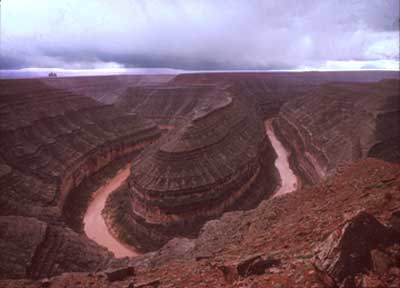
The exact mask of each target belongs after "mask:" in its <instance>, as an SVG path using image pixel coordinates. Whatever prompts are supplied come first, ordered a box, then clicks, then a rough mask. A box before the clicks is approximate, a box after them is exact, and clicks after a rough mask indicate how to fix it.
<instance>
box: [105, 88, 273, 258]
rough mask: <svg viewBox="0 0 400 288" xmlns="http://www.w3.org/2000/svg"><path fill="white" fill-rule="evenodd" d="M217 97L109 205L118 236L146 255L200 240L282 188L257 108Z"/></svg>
mask: <svg viewBox="0 0 400 288" xmlns="http://www.w3.org/2000/svg"><path fill="white" fill-rule="evenodd" d="M196 89H197V88H196ZM175 91H176V90H175ZM205 91H207V92H208V90H205ZM214 91H215V92H214V93H216V94H214V95H212V97H211V96H210V95H208V94H207V93H206V94H205V95H204V97H205V98H204V99H201V98H200V99H198V100H197V102H198V104H197V105H196V107H195V108H193V109H192V111H191V112H190V113H189V114H188V115H187V116H186V117H191V118H190V120H188V121H187V122H186V123H185V124H184V125H183V126H181V127H180V128H177V129H176V131H173V132H171V134H170V135H168V137H166V138H165V141H163V142H162V144H161V145H160V146H159V147H158V149H157V151H155V153H153V154H152V155H151V156H149V157H140V158H139V160H138V161H137V162H136V164H135V165H134V169H133V170H132V174H131V176H130V180H129V181H128V184H127V186H126V187H125V189H121V190H119V191H117V192H116V193H114V195H113V196H111V198H110V199H109V201H108V203H107V205H106V207H108V208H107V210H108V212H107V213H106V217H107V219H108V223H109V226H111V227H112V228H111V229H112V230H114V231H116V234H117V235H119V237H122V239H124V240H128V242H131V244H132V243H134V244H135V246H137V247H139V248H140V249H142V250H149V249H154V248H157V247H160V246H161V245H162V244H164V243H166V241H168V240H169V239H171V238H173V237H175V236H178V235H186V236H189V235H195V234H196V232H197V230H198V229H199V227H200V225H201V224H202V223H204V222H205V221H206V220H208V219H211V218H215V217H217V216H219V215H221V214H222V213H223V212H225V211H229V210H233V209H246V208H251V207H254V206H255V205H257V203H258V202H259V201H261V200H262V199H263V198H265V197H266V196H267V195H268V193H270V192H272V191H273V189H274V187H275V183H276V179H275V177H274V176H275V175H274V173H275V170H274V168H273V166H272V162H273V159H274V153H273V151H272V148H271V146H270V143H269V141H268V140H267V139H266V135H265V133H264V129H263V122H262V121H261V119H260V118H258V117H257V114H256V112H255V109H254V105H249V103H248V102H247V101H246V100H245V99H242V98H241V97H239V96H235V95H232V94H228V93H227V92H224V91H223V90H215V89H214ZM218 93H219V94H218ZM261 182H263V188H262V189H259V188H257V187H258V186H259V185H260V183H261ZM127 203H128V204H127ZM120 207H125V210H123V211H121V209H120Z"/></svg>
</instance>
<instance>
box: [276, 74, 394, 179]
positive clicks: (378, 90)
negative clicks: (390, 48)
mask: <svg viewBox="0 0 400 288" xmlns="http://www.w3.org/2000/svg"><path fill="white" fill-rule="evenodd" d="M399 91H400V82H399V81H398V80H394V79H393V80H383V81H380V82H377V83H370V84H365V83H332V84H324V85H321V86H319V87H317V88H315V89H313V90H311V91H310V92H308V93H306V95H304V96H301V97H298V98H296V99H294V100H292V101H290V102H288V103H286V104H285V105H283V107H282V109H281V110H280V113H279V117H278V118H277V119H276V121H274V128H275V130H276V131H277V133H278V135H280V136H281V138H282V139H283V140H284V142H285V144H286V146H287V147H288V149H289V150H290V151H292V157H291V161H292V164H293V165H292V166H293V168H294V169H295V170H296V172H297V174H298V175H300V176H302V177H301V178H302V180H303V182H304V183H316V182H318V181H319V180H320V179H321V178H323V177H325V176H326V175H329V174H332V173H334V171H335V170H336V169H338V168H340V167H341V165H343V164H345V163H349V162H353V161H355V160H356V159H361V158H366V157H368V156H372V157H377V158H381V159H384V160H387V161H392V162H399V161H400V126H399V123H400V98H399Z"/></svg>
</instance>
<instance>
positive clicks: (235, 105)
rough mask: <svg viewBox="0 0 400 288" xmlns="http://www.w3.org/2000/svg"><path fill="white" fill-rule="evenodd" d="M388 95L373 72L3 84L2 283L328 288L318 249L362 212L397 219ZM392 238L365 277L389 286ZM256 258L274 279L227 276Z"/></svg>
mask: <svg viewBox="0 0 400 288" xmlns="http://www.w3.org/2000/svg"><path fill="white" fill-rule="evenodd" d="M399 85H400V80H399V75H398V73H396V72H379V71H366V72H319V73H317V72H309V73H240V72H238V73H192V74H190V73H187V74H180V75H177V76H171V75H143V76H127V75H125V76H104V77H76V78H69V79H63V78H58V79H20V80H0V119H1V122H0V134H1V137H0V183H1V184H2V185H1V186H0V187H1V188H0V190H1V191H0V208H1V209H0V248H1V251H2V252H1V255H0V279H4V280H0V286H2V287H3V286H4V287H21V286H22V287H42V286H41V285H49V286H47V287H70V286H71V287H90V286H93V287H111V286H110V285H113V286H112V287H128V285H131V284H132V285H135V286H129V287H137V286H139V287H185V286H186V287H218V286H221V287H224V286H226V287H250V286H245V285H253V286H251V287H278V286H276V284H282V285H283V286H279V287H324V286H323V285H325V287H328V286H326V285H327V284H326V281H325V282H324V281H322V280H321V277H322V278H324V277H325V276H326V275H328V274H323V273H325V272H323V271H322V272H321V271H320V270H319V268H318V269H317V268H315V267H314V266H313V265H314V264H313V263H314V260H313V259H314V257H317V255H319V254H317V252H315V251H317V250H316V249H317V247H319V245H320V244H321V242H323V241H325V240H326V238H327V237H328V236H329V234H331V233H333V232H334V231H336V230H337V229H338V228H339V227H341V225H344V223H347V222H348V221H353V220H352V219H353V217H359V216H357V215H358V214H357V212H359V211H367V212H368V213H370V214H371V215H373V216H374V217H376V218H377V219H378V220H379V221H380V222H382V223H388V221H389V220H390V219H392V218H391V217H395V216H393V215H394V213H395V212H396V211H399V210H400V198H399V195H400V174H399V171H400V169H399V168H400V166H399V163H400V125H399V123H400V95H399V91H400V90H399V89H400V86H399ZM290 192H291V193H290ZM392 214H393V215H392ZM360 217H361V216H360ZM371 217H372V216H371ZM354 219H357V218H354ZM354 221H356V220H354ZM390 221H391V220H390ZM385 225H386V224H385ZM385 227H386V226H385ZM385 229H386V228H385ZM390 229H391V228H390ZM391 233H392V232H391ZM393 233H394V234H393V235H395V236H393V237H394V238H395V239H396V240H395V241H394V243H392V242H390V243H389V242H388V243H389V244H387V245H386V244H385V245H386V246H382V247H381V248H380V249H381V251H382V253H384V254H385V255H389V256H388V257H391V258H390V259H391V260H390V261H391V262H390V263H391V264H390V265H389V267H388V268H387V270H385V273H386V274H385V273H383V272H382V273H381V272H379V271H378V272H377V271H375V270H371V269H372V268H371V267H368V269H367V268H366V269H367V270H368V271H372V272H371V273H372V274H371V273H370V274H368V275H372V276H371V277H375V276H376V275H379V277H380V278H379V281H381V282H382V283H386V284H385V285H389V284H390V285H392V284H393V283H394V284H393V285H396V283H398V282H395V281H397V280H396V277H394V276H396V275H394V274H393V273H397V272H396V271H400V270H396V269H395V268H396V267H397V268H398V269H400V267H399V266H400V258H398V255H400V249H399V247H400V238H397V237H398V235H397V234H395V232H393ZM389 234H390V233H389ZM390 235H392V234H390ZM390 237H392V236H390ZM385 243H386V242H385ZM374 247H375V246H374ZM107 248H109V249H107ZM390 251H392V252H390ZM396 253H397V254H396ZM265 255H269V256H268V257H270V258H271V257H272V258H274V259H275V258H276V259H278V260H279V261H278V260H276V261H272V262H271V263H274V264H273V265H274V267H275V266H278V268H276V267H275V268H271V269H272V270H268V269H267V268H265V269H264V270H265V271H267V272H265V271H264V270H263V272H262V273H261V274H260V275H252V276H247V274H246V275H244V274H243V273H242V272H240V271H241V270H240V269H239V268H237V269H239V270H240V271H239V270H237V271H239V272H237V271H236V270H235V269H236V268H235V267H236V266H237V265H239V264H240V265H242V263H244V262H245V263H247V262H246V261H250V260H248V259H253V260H251V261H255V260H254V259H261V258H262V257H264V256H265ZM396 255H397V256H396ZM123 256H127V257H123ZM249 257H250V258H249ZM252 257H253V258H252ZM257 257H258V258H257ZM260 257H261V258H260ZM396 257H397V258H396ZM270 258H268V259H270ZM272 258H271V259H272ZM245 259H247V260H245ZM262 259H264V258H262ZM251 261H250V262H251ZM257 261H258V260H257ZM396 261H397V262H396ZM250 262H248V263H250ZM235 263H236V264H235ZM238 263H239V264H238ZM277 263H280V264H277ZM315 263H318V261H316V262H315ZM235 265H236V266H235ZM243 265H244V264H243ZM260 265H261V264H260ZM271 265H272V264H271ZM322 266H323V265H322ZM322 266H321V267H322ZM129 267H132V269H134V270H135V271H136V275H135V276H134V275H128V276H126V277H122V279H120V281H117V282H115V283H113V284H110V283H109V280H107V277H105V276H104V275H109V274H107V273H109V272H107V271H110V270H113V269H114V270H115V269H117V270H119V271H123V269H127V268H129ZM232 267H233V268H232ZM317 267H320V266H317ZM323 267H325V266H323ZM392 268H393V269H392ZM232 269H233V270H232ZM274 269H275V270H274ZM321 269H325V268H321ZM390 269H391V270H390ZM367 270H366V271H367ZM389 270H390V271H389ZM235 271H236V272H235ZM268 271H270V272H268ZM274 271H275V272H274ZM276 271H278V272H276ZM327 271H328V272H326V273H330V272H329V269H327ZM364 272H365V271H358V272H357V275H356V274H354V275H353V276H354V277H355V278H354V277H353V276H351V275H350V276H351V277H353V278H354V279H355V280H354V279H353V278H352V279H353V280H354V281H355V282H357V281H358V280H357V279H358V278H357V277H361V278H360V279H364V278H363V277H367V276H364V274H365V273H364ZM121 273H122V272H121ZM235 273H236V274H235ZM237 273H239V274H237ZM363 273H364V274H363ZM379 273H380V274H379ZM321 275H325V276H321ZM343 275H346V276H345V277H342V276H340V277H339V278H337V277H336V276H335V277H336V278H335V277H334V276H332V277H333V278H332V279H334V280H332V281H336V282H337V283H336V284H337V285H340V284H341V282H342V281H345V280H346V279H347V278H346V277H347V276H348V275H347V274H343ZM365 275H367V274H365ZM374 275H375V276H374ZM393 275H394V276H393ZM300 276H301V277H300ZM350 276H349V277H350ZM392 276H393V277H392ZM327 277H328V278H329V277H331V276H329V275H328V276H326V277H325V278H327ZM368 277H369V276H368ZM47 278H50V280H49V279H47ZM325 278H324V279H325ZM38 279H39V280H38ZM43 279H47V280H43ZM299 279H300V280H299ZM393 279H394V280H393ZM399 279H400V277H399ZM353 280H351V281H353ZM43 281H45V282H43ZM346 281H350V280H346ZM360 281H361V280H360ZM362 281H364V280H362ZM371 281H372V280H371ZM339 282H340V283H339ZM44 283H47V284H44ZM360 283H361V282H360ZM336 284H335V285H336ZM140 285H142V286H140ZM240 285H242V286H240ZM274 285H275V286H274ZM312 285H314V286H312ZM315 285H317V286H315ZM318 285H320V286H318ZM360 285H361V284H360ZM332 287H335V286H332ZM360 287H364V286H360ZM393 287H394V286H393Z"/></svg>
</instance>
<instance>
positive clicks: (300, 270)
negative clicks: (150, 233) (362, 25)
mask: <svg viewBox="0 0 400 288" xmlns="http://www.w3.org/2000/svg"><path fill="white" fill-rule="evenodd" d="M399 189H400V166H399V165H398V164H389V163H385V162H383V161H381V160H375V159H366V160H362V161H359V162H357V163H355V164H352V165H350V166H349V167H347V168H345V169H344V170H342V171H340V172H337V174H336V175H335V176H332V177H328V179H327V180H326V181H323V182H322V183H320V184H318V185H316V186H314V187H309V188H304V189H302V190H298V191H296V192H294V193H291V194H286V195H284V196H281V197H276V198H272V199H269V200H265V201H264V202H262V204H261V205H260V206H259V207H257V208H256V209H254V210H250V211H243V212H230V213H226V214H224V216H223V217H222V218H221V219H219V220H213V221H210V222H208V223H207V224H206V225H205V226H204V227H203V229H202V231H201V233H200V236H199V238H197V239H195V240H189V239H184V238H181V239H174V240H172V241H170V242H169V243H168V244H167V245H166V246H165V247H164V248H162V249H161V250H160V251H159V252H157V253H151V254H146V255H143V256H139V257H138V258H136V259H133V260H130V261H125V262H124V260H120V262H119V263H115V264H114V265H117V266H121V267H128V266H132V267H135V269H136V276H129V275H126V274H122V276H121V277H119V278H118V281H114V282H110V280H108V278H107V277H105V275H106V274H103V273H98V274H92V275H88V274H85V273H81V274H64V275H63V276H60V277H56V278H54V279H51V280H50V282H49V283H48V286H49V287H91V286H92V287H128V285H129V283H135V284H132V285H135V286H134V287H293V288H294V287H299V288H300V287H314V288H317V287H321V288H322V287H338V286H336V285H340V284H341V282H338V281H339V280H340V279H350V280H343V281H345V282H346V283H347V284H346V285H350V284H351V285H354V286H340V287H398V285H399V284H400V283H399V281H400V277H399V275H400V235H399V234H398V232H395V231H399V230H398V229H399V226H398V223H399V216H398V212H397V214H396V213H394V212H396V211H399V209H400V190H399ZM360 211H365V213H364V212H360ZM375 218H376V219H377V220H375ZM360 220H361V221H360ZM377 221H378V222H377ZM362 223H366V224H362ZM380 223H384V224H385V226H382V224H380ZM360 225H361V227H364V228H362V229H361V230H359V227H360ZM363 225H365V226H363ZM346 227H347V228H346ZM348 227H354V228H352V229H349V228H348ZM374 227H377V228H374ZM342 228H343V229H342ZM370 229H378V230H379V229H380V231H381V232H382V231H383V232H382V233H379V234H371V233H364V234H363V233H361V232H362V231H369V232H371V231H377V230H370ZM396 229H397V230H396ZM368 235H370V236H372V237H375V240H373V239H372V240H371V239H370V238H368V237H369V236H368ZM367 236H368V237H367ZM334 239H338V240H335V241H333V242H332V240H334ZM351 239H353V240H351ZM356 239H358V240H356ZM369 239H370V240H369ZM348 240H350V242H348ZM354 241H355V242H354ZM360 241H365V242H364V243H366V246H360V245H358V244H357V245H350V246H349V243H350V244H351V243H354V244H355V243H360ZM335 243H339V245H336V244H335ZM340 243H341V244H340ZM345 243H347V244H345ZM374 243H375V244H374ZM346 245H347V246H346ZM324 247H325V248H324ZM333 247H338V248H336V249H333ZM344 247H348V248H346V249H347V250H346V249H345V248H344ZM358 247H366V250H365V251H366V252H362V251H361V252H360V250H357V249H358ZM324 249H325V250H324ZM326 249H327V250H326ZM329 251H337V252H338V253H341V255H342V257H344V258H339V259H349V258H346V257H349V253H360V254H357V255H361V256H362V255H367V256H366V257H367V258H368V259H370V260H368V261H363V262H361V266H357V267H359V268H360V270H358V271H353V270H351V269H348V270H347V269H344V270H343V269H342V270H335V271H338V272H339V271H341V272H340V273H342V274H340V275H342V276H340V278H336V277H335V276H334V275H335V274H332V272H331V271H332V270H330V268H328V267H334V265H336V264H335V263H337V262H334V260H329V259H330V257H329V256H328V255H330V254H329V253H327V252H329ZM365 253H367V254H365ZM324 255H327V256H328V257H325V258H324ZM332 256H333V255H332ZM364 257H365V256H364ZM262 259H264V260H262ZM321 259H323V260H324V263H326V264H324V265H322V266H321V265H320V264H318V263H319V262H318V261H321ZM333 259H337V258H336V257H333ZM345 261H348V260H345ZM369 261H372V262H369ZM242 269H245V271H247V272H243V270H242ZM322 269H326V270H322ZM124 275H126V276H124ZM338 275H339V274H338ZM0 283H1V284H2V285H4V287H18V285H25V286H26V287H40V285H42V283H40V282H32V281H24V280H21V281H16V282H13V281H3V282H0ZM146 283H150V284H151V285H147V286H139V285H142V284H146ZM131 287H132V286H131Z"/></svg>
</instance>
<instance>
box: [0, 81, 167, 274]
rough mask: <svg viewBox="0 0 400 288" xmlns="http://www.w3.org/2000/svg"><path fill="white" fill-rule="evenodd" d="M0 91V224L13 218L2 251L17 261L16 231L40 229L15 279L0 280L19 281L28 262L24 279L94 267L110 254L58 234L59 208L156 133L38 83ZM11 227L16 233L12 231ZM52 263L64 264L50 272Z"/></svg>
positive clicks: (9, 84) (3, 85)
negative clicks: (5, 250) (7, 249)
mask: <svg viewBox="0 0 400 288" xmlns="http://www.w3.org/2000/svg"><path fill="white" fill-rule="evenodd" d="M0 91H1V95H0V101H1V107H0V118H1V120H0V183H1V187H0V215H1V216H0V218H3V217H9V216H13V217H15V218H5V220H4V221H6V223H8V224H7V227H8V228H7V229H10V231H14V232H15V233H14V232H12V233H11V232H10V233H11V234H7V235H8V236H9V237H4V238H5V241H6V242H5V243H4V246H5V247H7V248H9V251H10V253H14V252H15V253H16V254H18V252H17V251H19V250H24V247H25V248H28V247H27V246H29V245H28V244H26V245H21V246H18V245H17V246H15V245H14V244H13V243H14V241H15V240H16V239H17V238H19V237H21V236H23V233H25V232H24V229H28V230H27V231H30V229H33V228H32V227H35V225H36V226H37V227H39V228H40V227H47V228H45V229H44V230H43V229H41V228H40V229H39V228H38V229H35V233H33V236H32V237H34V239H39V240H38V241H36V240H35V241H36V242H38V243H37V244H39V248H38V249H36V251H35V250H32V251H29V250H26V251H21V253H22V254H23V255H24V256H23V257H26V258H27V259H28V258H29V261H25V262H24V263H20V265H22V267H20V268H19V270H16V272H15V273H17V274H13V273H14V272H13V271H11V270H7V271H6V272H4V273H5V274H3V275H2V277H4V276H7V273H11V274H9V275H8V276H11V277H12V276H18V277H23V276H24V275H23V272H24V269H25V270H26V267H25V266H26V265H28V266H29V263H33V262H35V263H36V264H35V265H34V266H35V269H37V270H38V271H30V272H29V271H28V275H25V276H29V277H41V276H46V275H53V274H57V273H60V272H63V271H70V270H71V269H72V271H79V270H81V269H84V270H86V269H93V268H95V267H99V266H101V265H102V263H104V262H106V260H107V259H108V258H110V257H111V254H109V253H107V252H106V251H105V249H103V248H100V247H99V246H97V245H95V244H94V243H92V242H91V241H89V240H88V239H87V238H86V237H83V236H80V235H78V234H75V233H74V232H73V231H72V230H69V229H68V228H66V227H65V223H64V220H63V217H62V216H63V213H62V212H63V207H64V204H65V200H66V199H67V198H68V196H69V195H70V193H71V191H74V190H76V189H79V187H80V185H81V184H82V183H85V182H86V181H87V180H88V179H89V178H90V177H91V176H92V175H93V174H95V173H97V172H99V171H100V170H101V169H103V168H104V167H106V166H107V165H108V164H110V163H112V162H113V161H115V160H117V159H120V158H121V157H125V156H127V155H130V154H132V153H135V152H137V151H139V150H141V149H142V148H143V147H144V146H146V145H148V144H150V143H152V142H153V141H155V140H156V139H158V137H159V136H160V131H159V130H158V128H157V126H156V125H154V124H153V123H151V122H148V121H143V120H141V119H139V118H137V117H136V116H133V115H127V114H123V113H121V111H119V110H118V109H116V108H115V107H114V106H112V105H104V104H101V103H99V102H96V101H95V100H93V99H91V98H87V97H83V96H79V95H76V94H73V93H70V92H66V91H63V90H59V89H54V88H49V87H48V86H46V85H44V84H42V83H41V82H40V81H38V80H6V81H2V82H0ZM89 191H90V190H89ZM17 216H18V217H17ZM22 216H23V217H22ZM35 219H37V220H35ZM13 220H15V222H16V223H15V225H17V226H16V227H12V226H13V224H12V222H13ZM31 222H32V223H33V224H32V227H30V226H31V224H30V223H31ZM53 225H57V227H56V226H53ZM22 227H24V228H22ZM15 229H16V230H15ZM21 233H22V234H21ZM35 235H36V236H35ZM14 236H15V237H14ZM49 237H50V238H49ZM46 239H47V240H46ZM20 241H25V240H24V239H21V240H20ZM26 241H28V242H27V243H30V242H29V239H26ZM46 241H48V243H47V242H46ZM36 242H35V243H36ZM50 242H54V243H50ZM74 243H75V244H74ZM54 245H59V246H57V247H53V246H54ZM47 246H49V248H48V249H47V248H46V247H47ZM61 246H62V248H60V247H61ZM29 249H34V245H32V247H30V248H29ZM46 249H47V250H49V251H47V250H46ZM63 249H66V250H65V254H63V252H62V251H63ZM39 250H43V251H45V252H43V253H44V254H45V255H41V254H40V253H42V252H41V251H39ZM83 251H86V252H83ZM31 252H34V253H31ZM46 257H48V258H49V259H47V258H46ZM69 257H71V258H69ZM77 257H78V258H77ZM79 257H82V258H79ZM74 258H75V259H74ZM57 259H59V261H60V262H62V261H64V262H63V263H57V265H56V264H55V263H54V261H57ZM62 259H64V260H62ZM68 259H70V260H68ZM79 259H83V260H82V261H80V260H79ZM39 262H40V263H39ZM41 262H43V263H41ZM51 263H53V264H51ZM2 265H6V266H7V264H6V263H4V264H2ZM46 265H47V266H46ZM55 266H57V267H55ZM10 267H11V266H10ZM24 267H25V268H24ZM41 267H44V268H43V269H42V268H41Z"/></svg>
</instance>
